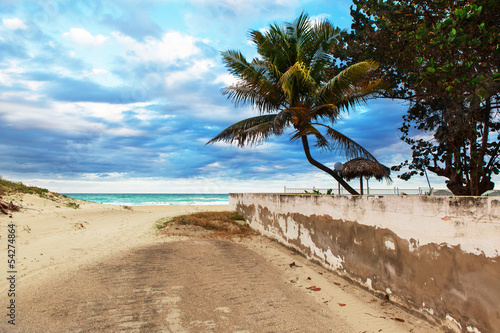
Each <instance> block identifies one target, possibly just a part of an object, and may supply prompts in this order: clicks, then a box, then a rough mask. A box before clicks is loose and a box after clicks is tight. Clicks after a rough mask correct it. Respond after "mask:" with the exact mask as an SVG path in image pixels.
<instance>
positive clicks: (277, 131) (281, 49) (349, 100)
mask: <svg viewBox="0 0 500 333" xmlns="http://www.w3.org/2000/svg"><path fill="white" fill-rule="evenodd" d="M341 32H342V31H341V30H340V29H338V28H335V27H333V26H332V25H331V23H329V22H328V21H326V20H323V21H319V22H313V21H311V20H310V19H309V18H308V16H307V15H306V14H302V15H300V17H298V18H297V19H296V20H295V21H293V22H291V23H285V24H283V25H277V24H273V25H271V26H270V27H269V30H268V31H267V32H265V33H262V32H260V31H256V30H252V31H250V40H251V41H252V42H253V43H254V44H255V46H256V47H257V52H258V54H259V56H258V57H257V58H254V59H253V60H252V61H250V62H249V61H247V60H246V59H245V57H244V56H243V55H242V54H241V53H240V52H239V51H232V50H231V51H226V52H223V53H222V57H223V61H224V63H225V65H226V67H227V68H228V70H229V72H230V73H231V74H232V75H233V76H235V77H236V78H237V79H238V83H236V84H235V85H233V86H230V87H227V88H225V89H223V94H225V95H227V97H228V99H229V100H232V101H233V102H234V104H235V105H236V106H243V105H251V106H253V107H254V108H255V109H256V110H257V111H258V112H259V115H258V116H256V117H252V118H249V119H245V120H242V121H240V122H238V123H236V124H234V125H231V126H229V127H228V128H226V129H225V130H223V131H222V132H220V133H219V134H218V135H217V136H216V137H215V138H213V139H212V140H210V141H209V142H208V143H214V142H218V141H224V142H230V143H236V144H237V145H238V146H240V147H243V146H247V145H250V146H252V145H256V144H259V143H262V142H263V141H266V140H267V139H269V138H270V137H271V136H274V135H282V134H284V133H285V131H286V130H287V129H288V128H291V129H293V131H291V132H289V134H290V139H291V140H292V141H296V140H301V142H302V146H303V148H304V152H305V154H306V157H307V160H308V161H309V162H310V163H311V164H312V165H314V166H315V167H317V168H319V169H320V170H322V171H324V172H326V173H328V174H330V175H331V176H332V177H334V178H335V179H336V180H337V181H338V182H339V183H340V184H342V186H343V187H344V188H345V189H347V190H348V191H349V192H350V193H352V194H357V192H356V191H355V190H354V189H352V188H351V187H350V186H349V185H348V184H347V183H346V182H345V181H344V180H343V179H342V178H341V177H339V176H338V175H337V174H336V173H335V172H334V171H333V170H331V169H329V168H328V167H326V166H325V165H323V164H321V163H319V162H318V161H316V160H315V159H313V158H312V156H311V153H310V148H309V139H308V138H309V137H312V138H313V139H314V142H315V146H316V147H319V148H323V149H326V150H328V151H343V152H345V154H346V156H347V157H348V158H354V157H365V158H368V159H371V160H375V158H374V157H373V156H372V155H371V154H370V153H369V152H368V151H367V150H366V149H364V148H363V147H361V146H360V145H359V144H357V143H356V142H354V141H353V140H351V139H350V138H348V137H347V136H345V135H343V134H342V133H340V132H338V131H337V130H335V129H334V128H333V127H332V125H334V124H335V122H336V121H337V120H338V119H339V118H340V117H341V115H342V113H343V112H348V111H349V110H350V109H351V108H352V107H353V106H355V105H357V104H359V103H362V102H364V101H366V100H367V99H368V98H370V97H372V96H374V95H375V94H377V93H378V92H379V91H380V90H381V89H382V86H383V84H382V82H381V81H380V80H370V79H369V77H368V74H369V73H370V72H372V71H373V70H375V69H376V68H377V64H376V63H375V62H373V61H363V62H360V63H357V64H354V65H352V66H350V67H348V68H346V69H344V70H343V71H340V72H337V73H335V72H334V70H335V69H334V66H333V65H332V64H334V60H335V59H333V57H332V56H331V51H332V50H333V49H334V48H335V46H336V45H337V43H338V41H339V36H340V34H341ZM332 73H333V74H334V75H332Z"/></svg>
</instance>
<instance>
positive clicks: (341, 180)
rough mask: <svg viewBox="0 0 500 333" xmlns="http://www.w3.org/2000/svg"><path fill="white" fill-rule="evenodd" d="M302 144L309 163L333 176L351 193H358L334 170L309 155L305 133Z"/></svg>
mask: <svg viewBox="0 0 500 333" xmlns="http://www.w3.org/2000/svg"><path fill="white" fill-rule="evenodd" d="M302 146H303V147H304V152H305V153H306V157H307V161H309V163H311V164H312V165H314V166H315V167H316V168H318V169H320V170H321V171H324V172H326V173H327V174H329V175H330V176H332V177H333V178H335V180H336V181H338V182H339V184H340V185H342V187H343V188H345V189H346V190H347V191H348V192H349V193H351V194H352V195H359V193H358V192H356V190H355V189H353V188H352V187H350V186H349V184H347V183H346V181H345V180H343V179H342V178H341V177H340V176H339V175H337V173H336V172H335V171H333V170H332V169H330V168H328V167H326V166H324V165H323V164H321V163H319V162H318V161H316V160H315V159H313V158H312V157H311V152H310V151H309V142H308V141H307V136H305V135H304V136H303V137H302Z"/></svg>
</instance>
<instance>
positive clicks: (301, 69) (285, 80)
mask: <svg viewBox="0 0 500 333" xmlns="http://www.w3.org/2000/svg"><path fill="white" fill-rule="evenodd" d="M280 83H281V89H282V90H283V93H284V94H285V96H286V98H287V99H288V100H289V101H291V104H292V105H293V104H295V103H294V101H297V100H298V98H299V97H300V96H297V94H296V93H297V92H299V91H300V90H303V89H304V87H306V86H308V85H310V84H311V83H312V84H314V80H313V79H312V78H311V76H310V75H309V69H308V68H307V67H306V66H305V65H304V63H302V62H296V63H295V64H294V65H293V66H292V67H290V68H289V69H288V70H287V71H286V72H285V73H283V75H282V76H281V78H280ZM297 86H302V89H297Z"/></svg>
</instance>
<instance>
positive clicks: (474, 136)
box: [346, 0, 500, 195]
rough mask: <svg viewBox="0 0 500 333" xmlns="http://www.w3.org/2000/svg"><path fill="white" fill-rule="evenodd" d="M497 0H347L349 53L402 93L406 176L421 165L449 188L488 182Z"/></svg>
mask: <svg viewBox="0 0 500 333" xmlns="http://www.w3.org/2000/svg"><path fill="white" fill-rule="evenodd" d="M497 6H498V2H497V0H435V1H430V0H414V1H392V0H391V1H380V0H354V6H353V8H351V15H352V17H353V19H354V23H353V25H352V28H353V32H352V34H351V35H350V36H349V38H348V41H347V44H348V47H347V53H346V57H347V58H348V59H349V61H354V62H356V61H360V60H363V59H374V60H376V61H378V62H379V63H380V75H383V76H384V78H385V80H387V81H388V82H390V83H391V84H392V85H393V88H394V89H393V90H392V94H391V95H386V97H390V98H400V99H405V100H408V101H410V108H409V110H408V113H407V114H406V115H405V116H404V118H403V124H402V126H401V128H400V130H401V133H402V136H401V139H402V140H404V141H405V142H406V143H408V144H409V145H410V146H411V148H412V150H413V154H412V159H411V161H405V162H403V163H401V164H400V165H399V166H396V167H394V168H393V169H395V170H400V169H401V168H402V167H408V168H409V171H407V172H405V173H403V174H402V175H401V176H400V178H402V179H405V180H407V179H410V178H411V177H412V176H413V175H416V174H423V172H424V170H425V169H428V170H430V171H432V172H434V173H436V174H437V175H439V176H443V177H446V178H447V179H448V180H447V186H448V188H449V189H450V190H451V191H452V192H453V193H454V194H456V195H480V194H482V193H483V192H484V191H487V190H489V189H492V188H493V186H494V184H493V183H492V182H491V175H492V173H494V174H498V173H499V168H500V164H499V160H498V157H499V148H500V146H499V142H498V140H499V139H500V136H499V134H500V133H499V130H500V118H499V115H498V110H499V97H500V89H499V88H500V74H499V72H498V66H499V65H500V41H499V33H500V29H499V22H500V17H499V16H500V15H499V11H498V8H497Z"/></svg>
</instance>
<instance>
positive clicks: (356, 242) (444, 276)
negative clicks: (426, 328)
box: [229, 193, 500, 333]
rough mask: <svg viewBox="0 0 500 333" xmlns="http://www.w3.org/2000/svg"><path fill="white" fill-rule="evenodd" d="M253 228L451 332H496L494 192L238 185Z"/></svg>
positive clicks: (497, 209) (497, 213) (499, 262)
mask: <svg viewBox="0 0 500 333" xmlns="http://www.w3.org/2000/svg"><path fill="white" fill-rule="evenodd" d="M229 204H230V207H231V208H232V209H234V210H237V211H238V212H239V213H240V214H242V215H243V216H245V218H246V219H247V221H249V223H250V225H251V226H252V227H253V228H254V229H257V230H259V231H260V232H261V233H262V234H264V235H266V236H268V237H271V238H274V239H276V240H277V241H279V242H281V243H283V244H285V245H286V246H289V247H292V248H294V249H296V250H297V251H299V252H301V253H303V254H304V255H305V256H307V257H308V258H310V259H312V260H315V261H318V262H320V263H321V264H322V265H324V266H326V267H328V268H329V269H331V270H333V271H335V272H337V273H338V274H340V275H343V276H344V277H346V278H348V279H350V280H352V281H355V282H357V283H359V284H361V285H362V286H364V287H366V288H367V289H369V290H371V291H372V292H374V293H376V294H380V295H382V296H385V295H388V296H389V298H390V299H391V300H392V301H394V302H397V303H399V304H401V305H402V306H404V307H406V308H408V309H411V310H414V311H417V312H419V313H421V314H422V315H425V316H427V317H428V318H429V319H430V320H432V321H434V322H436V323H437V324H438V325H441V326H442V327H443V328H446V329H447V330H452V331H456V332H483V333H485V332H500V253H499V252H500V200H499V199H497V198H494V197H428V196H326V195H287V194H253V193H242V194H240V193H238V194H230V195H229Z"/></svg>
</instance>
